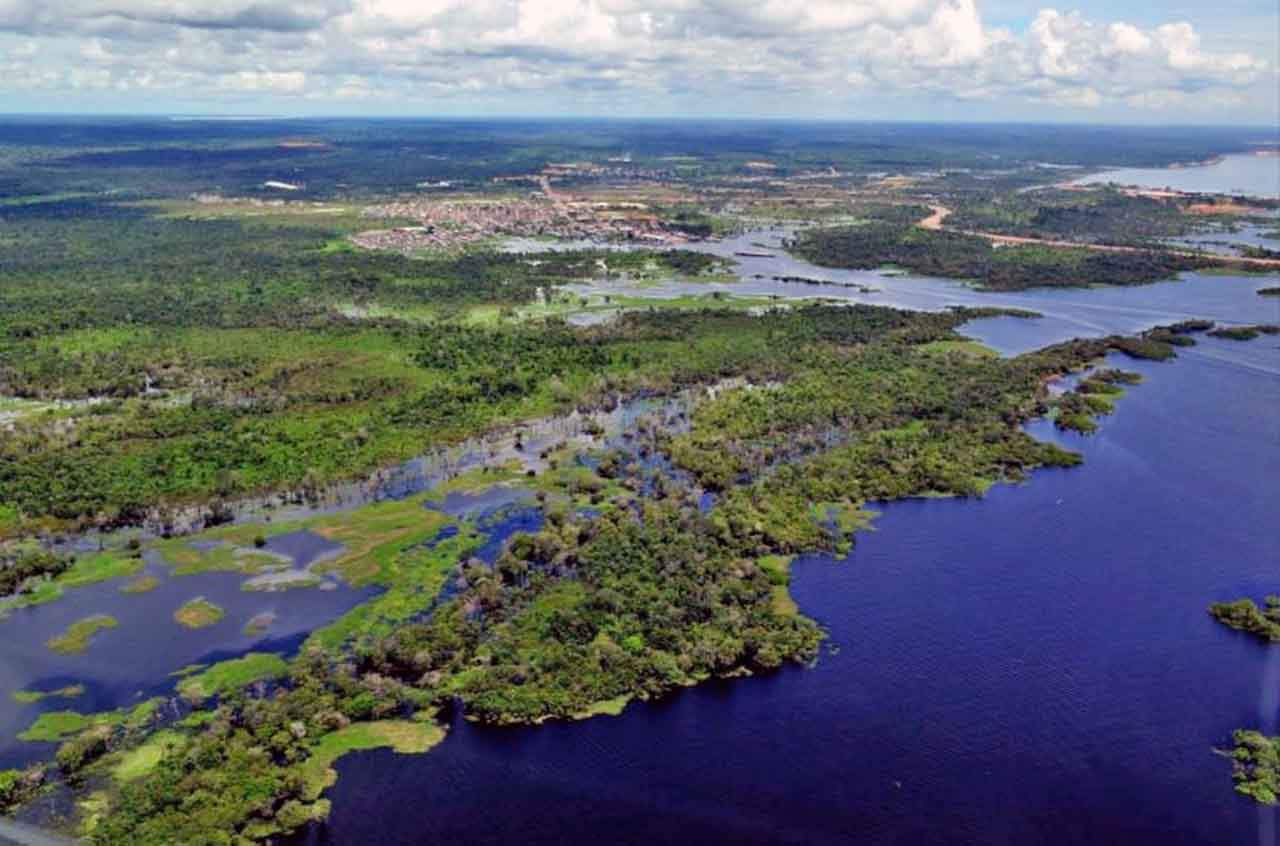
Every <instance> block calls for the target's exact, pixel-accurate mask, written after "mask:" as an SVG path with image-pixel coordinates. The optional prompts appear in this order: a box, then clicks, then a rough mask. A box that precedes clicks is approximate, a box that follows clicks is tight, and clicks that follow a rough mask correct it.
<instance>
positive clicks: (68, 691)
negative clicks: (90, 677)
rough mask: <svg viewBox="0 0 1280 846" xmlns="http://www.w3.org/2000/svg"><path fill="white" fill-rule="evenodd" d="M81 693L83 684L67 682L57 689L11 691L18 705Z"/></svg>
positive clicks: (82, 692) (69, 696) (67, 697)
mask: <svg viewBox="0 0 1280 846" xmlns="http://www.w3.org/2000/svg"><path fill="white" fill-rule="evenodd" d="M83 695H84V685H82V684H69V685H67V686H66V687H60V688H58V689H57V690H16V691H14V693H13V701H14V702H17V703H18V704H20V705H31V704H34V703H36V702H42V701H44V700H45V699H53V698H55V697H56V698H58V699H75V698H76V697H78V696H83Z"/></svg>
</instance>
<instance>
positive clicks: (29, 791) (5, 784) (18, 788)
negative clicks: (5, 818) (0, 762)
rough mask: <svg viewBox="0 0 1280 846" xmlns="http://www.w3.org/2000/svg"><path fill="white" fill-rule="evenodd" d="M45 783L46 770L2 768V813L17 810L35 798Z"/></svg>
mask: <svg viewBox="0 0 1280 846" xmlns="http://www.w3.org/2000/svg"><path fill="white" fill-rule="evenodd" d="M43 783H44V770H43V769H42V768H40V767H31V768H29V769H27V770H0V814H8V813H11V812H12V811H15V810H17V809H18V808H19V807H21V806H22V805H24V804H25V803H27V802H29V801H31V800H32V799H34V798H35V796H36V794H37V793H38V792H39V790H40V787H41V785H42V784H43Z"/></svg>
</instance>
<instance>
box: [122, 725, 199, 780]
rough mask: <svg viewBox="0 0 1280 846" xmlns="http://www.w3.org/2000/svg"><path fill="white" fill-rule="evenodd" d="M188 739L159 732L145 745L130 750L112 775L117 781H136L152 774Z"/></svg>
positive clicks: (124, 754)
mask: <svg viewBox="0 0 1280 846" xmlns="http://www.w3.org/2000/svg"><path fill="white" fill-rule="evenodd" d="M185 742H186V738H185V737H184V736H183V735H181V734H179V733H178V732H175V731H158V732H156V733H155V734H153V735H151V736H150V737H148V738H147V740H146V742H145V743H142V744H141V745H139V746H136V747H134V748H133V749H130V750H128V751H127V752H125V753H123V754H122V755H121V756H120V759H119V760H118V761H117V762H116V763H115V764H114V765H113V766H112V767H111V775H112V777H113V778H115V779H116V780H117V781H136V780H137V779H140V778H142V777H143V776H145V775H147V774H148V773H150V772H151V771H152V770H154V769H155V768H156V765H157V764H159V763H160V760H161V759H162V758H163V757H164V756H165V755H166V754H171V753H172V752H174V751H176V749H177V748H179V747H181V746H182V744H183V743H185Z"/></svg>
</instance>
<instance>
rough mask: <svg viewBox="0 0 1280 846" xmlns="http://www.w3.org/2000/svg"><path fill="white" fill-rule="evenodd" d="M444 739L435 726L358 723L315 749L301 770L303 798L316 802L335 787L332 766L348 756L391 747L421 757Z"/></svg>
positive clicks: (405, 721)
mask: <svg viewBox="0 0 1280 846" xmlns="http://www.w3.org/2000/svg"><path fill="white" fill-rule="evenodd" d="M444 736H445V732H444V729H442V728H440V727H439V726H438V725H435V724H434V723H430V722H411V721H408V720H377V721H374V722H370V723H355V724H353V725H349V726H347V727H346V728H342V729H339V730H338V731H335V732H332V733H330V734H326V735H325V736H324V737H322V738H321V739H320V741H319V742H318V743H316V744H315V746H314V747H313V748H312V750H311V755H310V757H308V758H307V762H306V764H305V765H304V766H303V767H302V770H301V774H302V778H303V780H304V782H305V784H306V787H305V794H304V795H305V796H307V797H308V798H309V799H311V800H312V801H314V800H316V799H318V798H319V797H320V794H321V793H322V792H323V791H324V789H325V788H326V787H330V786H332V785H333V783H334V781H335V780H336V779H337V773H335V772H334V771H333V765H334V763H335V762H337V760H338V759H339V758H341V757H342V756H343V755H346V754H347V753H348V752H357V751H360V750H362V749H380V748H384V747H390V748H391V749H394V750H395V751H396V752H399V753H401V754H402V755H420V754H422V753H423V752H426V751H427V750H429V749H430V748H431V747H433V746H435V745H436V744H437V743H439V742H440V741H442V740H444Z"/></svg>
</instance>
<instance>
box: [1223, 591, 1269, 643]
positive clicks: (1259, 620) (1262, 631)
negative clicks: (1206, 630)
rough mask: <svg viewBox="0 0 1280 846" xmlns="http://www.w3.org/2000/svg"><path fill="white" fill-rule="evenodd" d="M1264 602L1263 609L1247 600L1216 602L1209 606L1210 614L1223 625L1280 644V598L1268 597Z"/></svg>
mask: <svg viewBox="0 0 1280 846" xmlns="http://www.w3.org/2000/svg"><path fill="white" fill-rule="evenodd" d="M1263 602H1264V607H1262V608H1259V607H1258V606H1257V605H1256V604H1255V603H1254V601H1253V600H1252V599H1247V598H1245V599H1237V600H1235V601H1234V602H1215V603H1213V604H1212V605H1210V606H1209V613H1210V614H1212V615H1213V618H1214V619H1215V620H1217V621H1218V622H1219V623H1222V624H1223V625H1226V626H1230V627H1231V628H1233V629H1239V630H1240V631H1242V632H1249V633H1250V634H1252V635H1255V636H1257V637H1259V638H1261V639H1263V640H1266V641H1269V642H1271V643H1280V596H1268V597H1266V599H1265V600H1264V601H1263Z"/></svg>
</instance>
